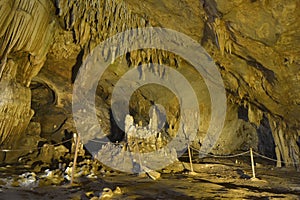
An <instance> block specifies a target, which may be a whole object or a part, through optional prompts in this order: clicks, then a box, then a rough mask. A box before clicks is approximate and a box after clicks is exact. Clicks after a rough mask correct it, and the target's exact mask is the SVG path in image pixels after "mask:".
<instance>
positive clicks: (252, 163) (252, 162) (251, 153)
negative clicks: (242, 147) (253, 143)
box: [250, 148, 256, 179]
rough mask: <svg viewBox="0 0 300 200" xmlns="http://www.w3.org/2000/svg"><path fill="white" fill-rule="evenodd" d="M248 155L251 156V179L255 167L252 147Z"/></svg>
mask: <svg viewBox="0 0 300 200" xmlns="http://www.w3.org/2000/svg"><path fill="white" fill-rule="evenodd" d="M250 156H251V166H252V175H253V177H252V178H253V179H255V178H256V177H255V168H254V159H253V151H252V148H250Z"/></svg>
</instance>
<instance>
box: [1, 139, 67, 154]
mask: <svg viewBox="0 0 300 200" xmlns="http://www.w3.org/2000/svg"><path fill="white" fill-rule="evenodd" d="M71 140H73V138H71V139H68V140H65V141H62V142H59V143H56V144H48V145H52V146H59V145H62V144H64V143H67V142H69V141H71ZM42 148H43V147H36V148H31V149H0V152H17V151H33V150H38V149H42Z"/></svg>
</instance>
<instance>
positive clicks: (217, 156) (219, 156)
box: [190, 147, 299, 165]
mask: <svg viewBox="0 0 300 200" xmlns="http://www.w3.org/2000/svg"><path fill="white" fill-rule="evenodd" d="M190 148H191V149H193V150H195V151H198V153H199V154H202V155H206V156H208V157H213V158H235V157H238V156H242V155H246V154H248V153H249V152H250V151H249V150H248V151H245V152H242V153H238V154H233V155H212V154H208V153H206V152H203V151H201V150H198V149H195V148H193V147H190ZM253 153H254V154H255V155H256V156H258V157H261V158H264V159H267V160H270V161H273V162H281V163H284V164H293V165H299V163H298V162H285V161H277V160H276V159H273V158H269V157H267V156H264V155H262V154H260V153H257V152H255V151H253Z"/></svg>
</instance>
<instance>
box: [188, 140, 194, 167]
mask: <svg viewBox="0 0 300 200" xmlns="http://www.w3.org/2000/svg"><path fill="white" fill-rule="evenodd" d="M188 152H189V159H190V165H191V172H194V168H193V162H192V155H191V148H190V145H189V144H188Z"/></svg>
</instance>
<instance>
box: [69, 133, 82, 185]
mask: <svg viewBox="0 0 300 200" xmlns="http://www.w3.org/2000/svg"><path fill="white" fill-rule="evenodd" d="M79 143H80V137H79V135H78V134H76V148H75V155H74V161H73V167H72V177H71V184H73V183H74V174H75V168H76V163H77V157H78V149H79Z"/></svg>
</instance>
